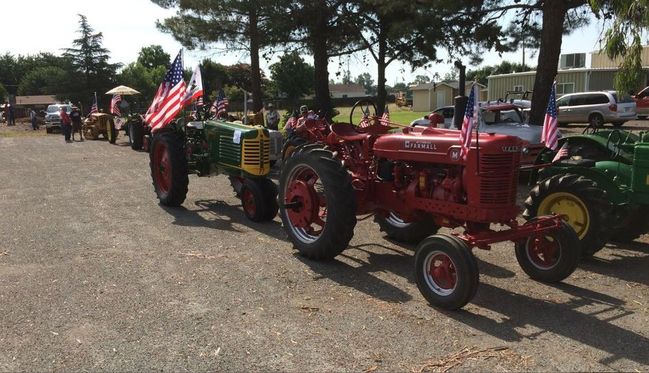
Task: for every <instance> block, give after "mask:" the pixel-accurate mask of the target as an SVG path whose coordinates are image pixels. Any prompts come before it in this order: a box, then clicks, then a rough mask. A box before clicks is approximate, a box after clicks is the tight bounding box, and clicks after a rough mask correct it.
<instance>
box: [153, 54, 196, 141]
mask: <svg viewBox="0 0 649 373" xmlns="http://www.w3.org/2000/svg"><path fill="white" fill-rule="evenodd" d="M185 88H186V85H185V80H184V79H183V55H182V50H181V51H180V52H178V55H177V56H176V58H175V59H174V62H173V63H172V64H171V68H170V69H169V71H167V75H165V77H164V80H163V81H162V83H160V86H159V87H158V91H157V92H156V95H155V97H154V98H153V102H151V106H150V107H149V110H147V116H146V118H145V120H146V122H147V123H148V124H149V126H150V127H151V130H152V131H154V132H155V131H156V130H158V129H160V128H162V127H164V126H166V125H167V124H168V123H169V122H171V120H172V119H173V118H174V117H175V116H176V114H178V112H179V111H180V110H181V109H182V108H183V105H182V104H183V103H182V99H183V96H184V95H185Z"/></svg>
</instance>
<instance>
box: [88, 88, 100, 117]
mask: <svg viewBox="0 0 649 373" xmlns="http://www.w3.org/2000/svg"><path fill="white" fill-rule="evenodd" d="M98 112H99V107H98V106H97V92H95V97H94V98H93V101H92V106H91V107H90V114H93V113H98Z"/></svg>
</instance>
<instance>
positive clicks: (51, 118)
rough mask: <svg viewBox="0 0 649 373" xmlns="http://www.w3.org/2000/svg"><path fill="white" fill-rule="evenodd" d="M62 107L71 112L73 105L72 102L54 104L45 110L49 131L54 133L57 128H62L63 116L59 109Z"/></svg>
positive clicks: (47, 129)
mask: <svg viewBox="0 0 649 373" xmlns="http://www.w3.org/2000/svg"><path fill="white" fill-rule="evenodd" d="M61 107H64V108H65V112H66V113H68V114H70V112H71V111H72V105H70V104H52V105H50V106H48V107H47V110H46V111H45V130H46V131H47V133H52V131H53V130H54V129H55V128H58V129H61V116H60V115H59V111H61Z"/></svg>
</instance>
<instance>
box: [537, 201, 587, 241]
mask: <svg viewBox="0 0 649 373" xmlns="http://www.w3.org/2000/svg"><path fill="white" fill-rule="evenodd" d="M551 214H556V215H563V216H564V217H563V219H564V220H565V221H566V223H568V225H570V226H571V227H572V229H574V230H575V232H576V233H577V236H579V239H580V240H582V239H583V238H584V237H585V236H586V233H588V228H589V227H590V215H588V208H587V207H586V204H585V203H584V202H583V201H582V200H581V198H579V197H577V196H575V195H574V194H572V193H565V192H557V193H552V194H550V195H549V196H547V197H545V198H544V199H543V201H541V204H540V205H539V209H538V212H537V215H539V216H541V215H551Z"/></svg>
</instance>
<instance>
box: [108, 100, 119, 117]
mask: <svg viewBox="0 0 649 373" xmlns="http://www.w3.org/2000/svg"><path fill="white" fill-rule="evenodd" d="M120 101H122V96H120V95H113V98H112V99H111V100H110V112H111V113H112V114H113V115H115V116H118V117H119V116H121V115H122V112H121V111H120V110H119V103H120Z"/></svg>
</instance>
